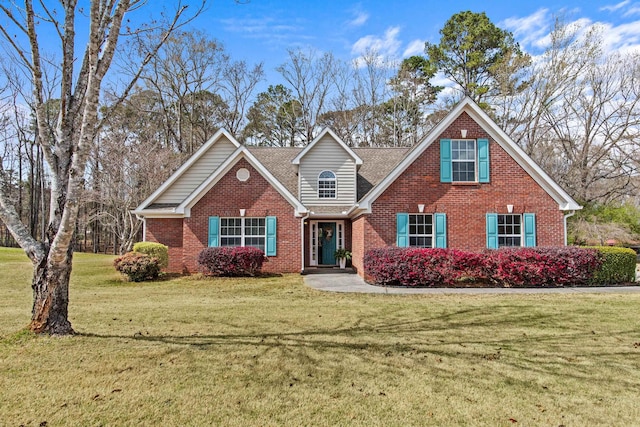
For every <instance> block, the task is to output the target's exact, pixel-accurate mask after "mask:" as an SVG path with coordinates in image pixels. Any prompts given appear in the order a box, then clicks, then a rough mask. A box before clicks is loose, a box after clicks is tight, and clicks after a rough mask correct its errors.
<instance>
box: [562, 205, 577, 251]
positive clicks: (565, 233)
mask: <svg viewBox="0 0 640 427" xmlns="http://www.w3.org/2000/svg"><path fill="white" fill-rule="evenodd" d="M575 214H576V211H575V210H573V211H571V212H569V213H568V214H566V215H565V216H564V245H565V246H567V218H569V217H572V216H574V215H575Z"/></svg>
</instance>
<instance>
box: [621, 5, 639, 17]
mask: <svg viewBox="0 0 640 427" xmlns="http://www.w3.org/2000/svg"><path fill="white" fill-rule="evenodd" d="M633 15H640V6H638V5H633V6H631V7H630V8H629V9H627V11H626V12H625V13H624V15H623V16H633Z"/></svg>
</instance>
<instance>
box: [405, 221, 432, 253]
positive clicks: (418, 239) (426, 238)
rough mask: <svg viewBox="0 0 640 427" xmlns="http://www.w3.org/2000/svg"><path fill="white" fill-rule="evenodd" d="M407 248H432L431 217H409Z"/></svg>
mask: <svg viewBox="0 0 640 427" xmlns="http://www.w3.org/2000/svg"><path fill="white" fill-rule="evenodd" d="M409 246H415V247H421V248H431V247H433V215H431V214H411V215H409Z"/></svg>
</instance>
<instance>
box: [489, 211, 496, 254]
mask: <svg viewBox="0 0 640 427" xmlns="http://www.w3.org/2000/svg"><path fill="white" fill-rule="evenodd" d="M487 248H489V249H498V214H494V213H488V214H487Z"/></svg>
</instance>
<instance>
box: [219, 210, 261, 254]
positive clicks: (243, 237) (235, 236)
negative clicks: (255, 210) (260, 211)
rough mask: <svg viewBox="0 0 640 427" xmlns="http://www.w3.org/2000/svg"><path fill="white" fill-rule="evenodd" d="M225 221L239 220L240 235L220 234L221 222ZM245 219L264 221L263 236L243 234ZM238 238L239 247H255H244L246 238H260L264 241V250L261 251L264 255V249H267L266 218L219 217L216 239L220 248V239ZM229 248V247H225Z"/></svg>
mask: <svg viewBox="0 0 640 427" xmlns="http://www.w3.org/2000/svg"><path fill="white" fill-rule="evenodd" d="M225 219H227V220H228V219H234V220H235V219H239V220H240V235H226V234H222V220H225ZM247 219H262V220H264V234H262V235H260V234H245V227H246V221H245V220H247ZM238 237H240V247H243V248H245V247H255V246H251V245H249V246H247V245H246V238H247V237H249V238H251V237H262V238H263V239H264V249H262V251H264V252H265V253H266V249H267V218H266V217H260V216H256V217H251V216H249V217H244V216H242V217H241V216H225V217H220V224H219V226H218V239H219V241H220V246H223V245H222V239H223V238H238ZM227 247H230V246H227Z"/></svg>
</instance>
